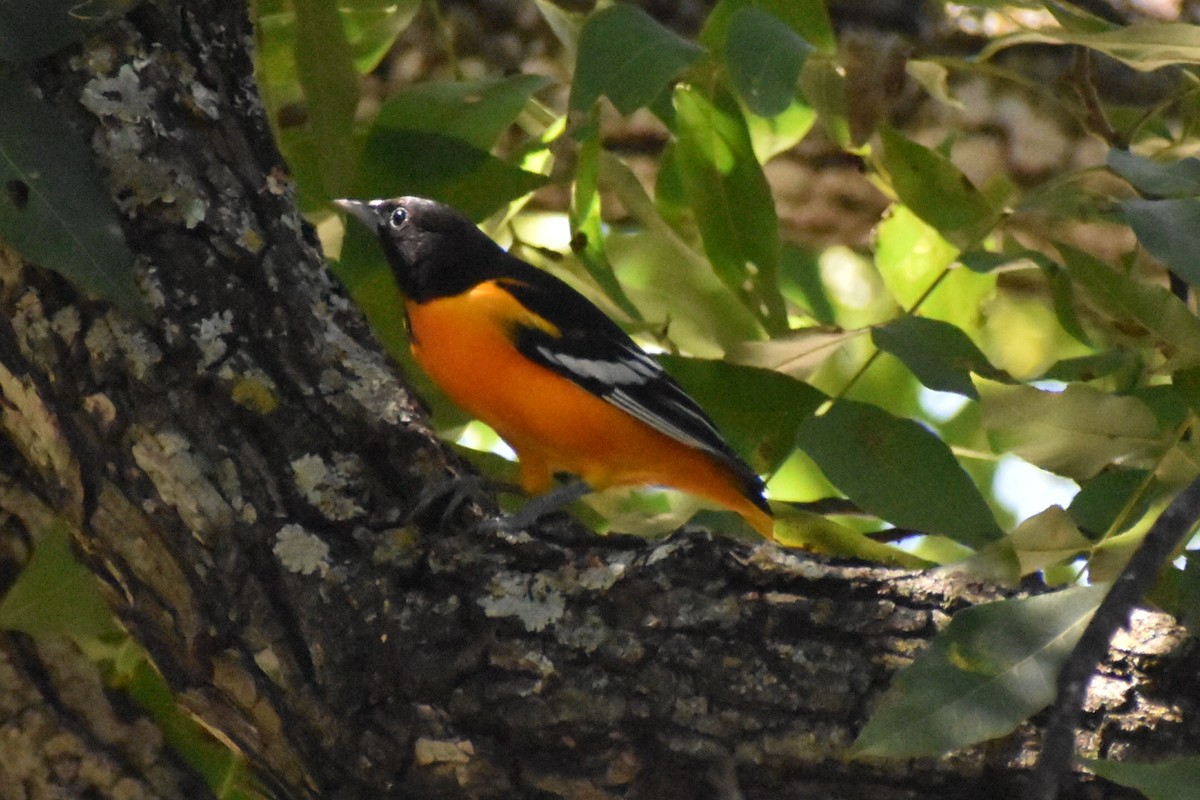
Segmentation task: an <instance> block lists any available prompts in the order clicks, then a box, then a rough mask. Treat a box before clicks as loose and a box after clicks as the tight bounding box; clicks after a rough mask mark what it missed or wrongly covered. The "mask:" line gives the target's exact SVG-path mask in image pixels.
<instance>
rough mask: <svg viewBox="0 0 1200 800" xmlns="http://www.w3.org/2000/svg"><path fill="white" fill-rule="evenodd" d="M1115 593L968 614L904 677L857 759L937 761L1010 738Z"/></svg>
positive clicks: (994, 606)
mask: <svg viewBox="0 0 1200 800" xmlns="http://www.w3.org/2000/svg"><path fill="white" fill-rule="evenodd" d="M1107 591H1108V587H1107V586H1105V585H1097V586H1083V587H1073V588H1070V589H1064V590H1062V591H1059V592H1055V593H1053V594H1048V595H1041V596H1038V597H1027V598H1021V599H1016V600H1001V601H998V602H995V603H987V604H985V605H980V606H975V607H973V608H968V609H966V610H964V611H960V612H959V613H958V614H956V615H955V617H954V619H953V620H952V621H951V623H950V625H949V627H947V628H946V630H945V631H943V632H942V633H941V634H939V635H938V636H937V637H936V638H934V640H933V642H932V643H931V644H930V646H929V649H928V650H926V651H925V652H924V653H923V654H921V656H920V657H918V658H917V660H916V661H915V662H914V663H913V664H912V666H910V667H908V668H907V669H905V670H904V671H903V672H901V673H900V674H899V675H897V676H896V678H895V680H894V681H893V682H892V685H891V687H889V688H888V690H887V692H885V693H884V696H883V698H882V699H881V700H880V701H879V705H878V707H877V708H876V709H875V713H874V714H873V715H872V716H871V719H870V720H869V721H868V722H867V725H866V727H864V728H863V730H862V732H861V733H860V734H859V737H858V740H857V741H856V742H855V743H854V745H853V747H852V748H851V753H852V754H853V755H857V756H887V757H891V758H913V757H918V756H934V755H941V754H943V753H948V752H952V751H954V750H959V749H962V748H964V747H968V746H970V745H972V744H976V743H978V742H982V741H986V740H987V739H993V738H996V737H998V736H1003V735H1004V734H1006V733H1009V732H1010V731H1012V730H1013V729H1014V728H1015V727H1016V726H1017V725H1019V724H1020V723H1021V722H1022V721H1024V720H1025V719H1027V718H1028V717H1029V716H1031V715H1032V714H1034V713H1036V712H1037V711H1039V710H1041V709H1042V708H1044V707H1045V706H1046V705H1048V704H1049V703H1050V701H1051V700H1053V699H1054V695H1055V680H1056V678H1057V674H1058V670H1059V668H1060V666H1061V665H1062V662H1063V660H1064V659H1065V658H1066V656H1067V655H1068V654H1069V653H1070V651H1071V648H1072V647H1074V645H1075V642H1076V641H1078V639H1079V636H1080V635H1081V634H1082V633H1083V628H1084V627H1085V626H1086V625H1087V623H1088V621H1089V620H1090V619H1091V617H1092V614H1093V613H1094V612H1095V610H1096V607H1097V606H1098V605H1099V603H1100V601H1101V600H1102V599H1103V598H1104V595H1105V593H1106V592H1107Z"/></svg>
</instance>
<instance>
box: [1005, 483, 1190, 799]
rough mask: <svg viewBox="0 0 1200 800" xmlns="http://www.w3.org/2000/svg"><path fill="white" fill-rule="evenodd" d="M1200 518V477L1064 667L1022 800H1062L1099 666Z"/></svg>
mask: <svg viewBox="0 0 1200 800" xmlns="http://www.w3.org/2000/svg"><path fill="white" fill-rule="evenodd" d="M1197 519H1200V478H1197V479H1196V480H1194V481H1192V482H1191V483H1190V484H1189V485H1188V486H1187V488H1186V489H1184V490H1183V491H1182V492H1180V493H1179V494H1178V495H1177V496H1176V497H1175V499H1174V500H1172V501H1171V504H1170V505H1169V506H1167V509H1166V511H1164V512H1163V513H1162V515H1161V516H1160V517H1159V518H1158V519H1157V520H1156V521H1155V523H1154V526H1153V527H1152V528H1151V529H1150V532H1149V533H1147V534H1146V538H1145V539H1144V540H1143V541H1142V545H1141V547H1139V548H1138V549H1137V552H1135V553H1134V554H1133V557H1132V558H1130V559H1129V563H1128V564H1126V565H1125V569H1124V570H1122V571H1121V574H1120V576H1119V577H1118V578H1117V580H1116V582H1115V583H1113V586H1112V589H1110V590H1109V592H1108V594H1107V595H1106V596H1105V598H1104V600H1103V601H1102V602H1101V603H1100V607H1099V608H1097V609H1096V613H1095V615H1094V616H1093V617H1092V619H1091V622H1089V623H1088V626H1087V628H1085V629H1084V631H1083V636H1081V637H1080V639H1079V643H1078V644H1076V645H1075V649H1074V650H1072V651H1071V655H1070V656H1069V657H1068V658H1067V661H1066V663H1064V664H1063V667H1062V671H1061V672H1060V673H1059V675H1058V697H1057V699H1056V700H1055V702H1054V707H1053V709H1052V710H1051V713H1050V721H1049V722H1048V723H1047V725H1046V736H1045V739H1044V741H1043V744H1042V753H1041V756H1040V757H1039V759H1038V763H1037V766H1036V767H1035V768H1034V770H1033V774H1032V775H1031V776H1030V779H1029V783H1028V784H1026V786H1025V791H1024V793H1023V794H1022V798H1023V800H1055V798H1057V797H1058V792H1059V788H1060V787H1061V786H1062V782H1063V778H1064V777H1065V776H1066V775H1067V773H1068V772H1069V771H1070V769H1071V763H1072V761H1073V760H1074V757H1075V731H1076V729H1077V728H1078V727H1079V719H1080V717H1081V716H1082V714H1083V702H1084V698H1085V697H1086V694H1087V686H1088V682H1089V681H1090V680H1091V677H1092V674H1093V673H1094V672H1095V670H1096V665H1097V664H1099V663H1100V660H1101V659H1102V658H1103V657H1104V655H1105V653H1106V652H1108V645H1109V642H1110V641H1111V640H1112V637H1113V634H1114V633H1116V631H1117V629H1118V628H1120V627H1121V626H1123V625H1125V624H1126V623H1127V622H1128V621H1129V614H1130V612H1131V611H1132V610H1133V608H1134V606H1135V605H1137V603H1138V601H1139V600H1141V599H1142V597H1143V596H1144V595H1145V594H1146V591H1147V590H1148V589H1149V588H1150V586H1151V585H1152V584H1153V583H1154V579H1155V578H1156V577H1157V576H1158V572H1159V570H1160V569H1161V568H1162V565H1163V564H1164V563H1166V561H1167V559H1169V558H1170V557H1171V555H1172V554H1173V553H1174V552H1175V550H1176V548H1177V547H1178V546H1179V543H1180V542H1182V541H1183V538H1184V537H1185V536H1187V535H1188V533H1189V532H1190V531H1191V530H1192V528H1193V527H1194V526H1195V524H1196V521H1197Z"/></svg>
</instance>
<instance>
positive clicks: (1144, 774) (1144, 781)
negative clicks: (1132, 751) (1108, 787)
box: [1083, 756, 1200, 800]
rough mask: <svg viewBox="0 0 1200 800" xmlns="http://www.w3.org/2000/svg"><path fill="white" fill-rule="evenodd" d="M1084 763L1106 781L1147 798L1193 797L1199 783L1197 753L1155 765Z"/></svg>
mask: <svg viewBox="0 0 1200 800" xmlns="http://www.w3.org/2000/svg"><path fill="white" fill-rule="evenodd" d="M1083 764H1084V766H1086V767H1087V768H1088V769H1090V770H1091V771H1092V772H1094V773H1096V774H1097V775H1099V776H1100V777H1101V778H1104V779H1105V780H1107V781H1112V782H1113V783H1116V784H1119V785H1121V786H1126V787H1128V788H1130V789H1136V790H1138V791H1139V792H1141V793H1142V794H1144V795H1146V800H1192V798H1194V797H1195V796H1196V787H1197V786H1200V756H1183V757H1179V758H1169V759H1166V760H1165V761H1159V762H1158V763H1155V764H1139V763H1136V762H1132V761H1107V760H1104V759H1099V758H1085V759H1083Z"/></svg>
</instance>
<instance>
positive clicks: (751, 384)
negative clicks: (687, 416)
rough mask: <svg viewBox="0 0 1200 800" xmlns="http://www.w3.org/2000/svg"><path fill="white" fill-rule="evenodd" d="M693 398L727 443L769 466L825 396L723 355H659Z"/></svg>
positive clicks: (768, 469) (787, 450) (764, 468)
mask: <svg viewBox="0 0 1200 800" xmlns="http://www.w3.org/2000/svg"><path fill="white" fill-rule="evenodd" d="M659 361H661V362H662V365H663V366H664V367H665V368H666V369H667V371H668V372H670V373H671V374H672V375H673V376H674V377H675V379H676V380H678V381H679V383H680V384H681V385H682V386H683V387H684V388H685V389H686V390H687V391H688V394H690V395H692V396H693V397H694V398H696V401H697V402H699V403H700V405H701V407H702V408H704V410H705V411H707V412H708V413H709V414H710V415H711V416H712V418H713V420H714V421H715V422H716V423H717V427H718V428H720V430H721V432H722V433H723V434H724V435H725V437H726V439H727V440H728V441H729V444H730V445H731V446H732V447H733V449H734V450H736V451H737V452H739V453H741V454H743V455H746V456H751V454H753V456H751V457H750V459H749V460H750V462H751V463H752V464H756V465H758V466H760V467H761V471H762V472H771V471H772V470H774V468H776V467H778V466H779V464H781V463H783V460H784V459H785V458H787V457H788V456H789V455H791V453H792V448H793V447H794V446H795V442H796V430H797V428H799V426H800V423H802V422H803V421H804V420H805V419H807V418H808V417H810V416H811V415H812V413H813V412H814V411H816V410H817V408H818V407H819V406H820V405H821V404H822V403H824V402H825V401H826V400H827V399H828V398H827V397H826V396H825V394H824V393H823V392H820V391H818V390H816V389H814V388H813V387H811V386H809V385H808V384H807V383H803V382H801V381H798V380H796V379H794V378H789V377H788V376H786V375H781V374H779V373H778V372H773V371H771V370H767V369H758V368H756V367H745V366H740V365H737V364H730V363H728V362H725V361H716V360H706V359H699V358H685V357H683V356H659Z"/></svg>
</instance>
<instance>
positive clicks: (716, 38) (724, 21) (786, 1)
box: [700, 0, 837, 55]
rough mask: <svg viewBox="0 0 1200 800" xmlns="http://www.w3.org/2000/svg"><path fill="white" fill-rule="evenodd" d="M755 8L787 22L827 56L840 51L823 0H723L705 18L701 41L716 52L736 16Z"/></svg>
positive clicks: (719, 48) (727, 35)
mask: <svg viewBox="0 0 1200 800" xmlns="http://www.w3.org/2000/svg"><path fill="white" fill-rule="evenodd" d="M746 8H754V9H757V10H759V11H763V12H765V13H767V14H770V15H772V16H773V17H775V18H776V19H779V20H781V21H782V22H784V23H785V24H786V25H787V26H788V27H789V28H791V29H792V30H794V31H795V32H796V33H797V34H799V35H800V38H801V39H803V40H804V41H805V42H808V43H810V44H812V45H813V46H815V47H816V48H818V49H819V50H820V51H821V52H822V53H825V54H826V55H833V54H834V53H836V52H837V36H836V34H835V33H834V31H833V24H832V23H831V22H830V20H829V13H828V12H827V11H826V9H825V3H824V2H823V0H721V2H719V3H717V5H716V8H714V9H713V10H712V13H710V14H709V15H708V19H706V20H705V21H704V29H703V30H701V31H700V43H701V44H703V45H704V46H705V47H707V48H708V49H709V50H710V51H712V52H714V53H718V52H721V50H723V49H724V46H725V44H726V41H727V40H728V38H729V35H730V34H729V29H730V26H731V25H732V24H733V18H734V16H736V15H737V14H738V12H740V11H742V10H743V9H746Z"/></svg>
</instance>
